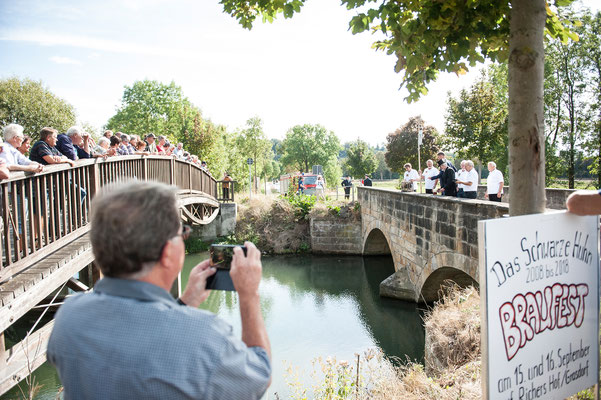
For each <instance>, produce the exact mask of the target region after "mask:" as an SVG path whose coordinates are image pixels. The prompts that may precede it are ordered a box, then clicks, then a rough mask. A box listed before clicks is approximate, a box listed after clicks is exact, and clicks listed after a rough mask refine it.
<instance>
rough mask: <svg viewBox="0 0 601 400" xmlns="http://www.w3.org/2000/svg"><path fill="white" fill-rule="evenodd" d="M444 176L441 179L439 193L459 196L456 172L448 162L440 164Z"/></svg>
mask: <svg viewBox="0 0 601 400" xmlns="http://www.w3.org/2000/svg"><path fill="white" fill-rule="evenodd" d="M440 169H441V172H442V176H441V178H440V189H438V191H439V192H441V193H442V194H444V195H445V196H457V184H456V183H455V171H453V169H452V168H451V167H449V166H448V165H447V163H446V162H443V163H442V164H440Z"/></svg>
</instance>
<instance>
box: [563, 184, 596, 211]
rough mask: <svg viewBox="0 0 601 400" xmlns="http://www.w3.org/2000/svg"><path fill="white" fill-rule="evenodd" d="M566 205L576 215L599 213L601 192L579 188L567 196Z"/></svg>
mask: <svg viewBox="0 0 601 400" xmlns="http://www.w3.org/2000/svg"><path fill="white" fill-rule="evenodd" d="M566 207H567V209H568V211H569V212H571V213H572V214H576V215H597V214H601V192H597V191H592V190H591V191H589V190H579V191H577V192H574V193H572V194H571V195H570V197H568V200H567V201H566Z"/></svg>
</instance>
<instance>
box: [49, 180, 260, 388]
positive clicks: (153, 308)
mask: <svg viewBox="0 0 601 400" xmlns="http://www.w3.org/2000/svg"><path fill="white" fill-rule="evenodd" d="M158 209H160V210H162V211H161V212H160V213H148V210H158ZM91 212H92V217H91V218H92V222H91V226H92V227H91V231H90V238H91V241H92V249H93V251H94V257H95V261H96V263H97V264H98V265H99V267H100V269H101V271H102V273H103V274H104V276H105V277H104V278H103V279H102V280H100V281H98V282H97V283H96V285H95V286H94V291H93V292H92V293H89V294H83V295H77V296H74V297H72V298H70V299H68V300H67V301H66V302H65V304H64V305H63V306H62V307H61V308H60V310H59V312H58V313H57V315H56V318H55V325H54V330H53V332H52V335H51V337H50V340H49V342H48V360H49V361H50V362H51V363H52V364H53V365H55V366H56V368H57V369H58V372H59V376H60V379H61V382H62V384H63V386H64V389H65V399H155V398H156V399H171V398H174V399H175V398H191V399H192V398H194V399H259V398H260V397H261V396H262V395H263V393H264V392H265V390H266V389H267V387H268V385H269V382H270V375H271V365H270V364H271V362H270V358H271V349H270V344H269V339H268V337H267V332H266V330H265V325H264V322H263V318H262V316H261V310H260V304H259V283H260V281H261V269H262V267H261V253H260V252H259V250H257V248H256V247H255V246H254V245H253V244H252V243H250V242H247V243H245V245H246V247H247V256H244V253H243V252H242V250H241V249H240V248H239V247H237V248H236V249H235V250H234V258H233V261H232V269H231V272H230V274H231V277H232V281H233V283H234V286H235V288H236V290H237V292H238V296H239V304H240V315H241V319H242V340H239V339H237V338H235V337H234V336H233V335H232V328H231V327H230V326H229V325H228V324H226V323H225V322H223V321H221V320H220V319H219V318H218V317H217V316H215V315H214V314H212V313H210V312H207V311H202V310H198V309H197V307H198V306H199V305H200V304H201V303H202V302H203V301H205V300H206V299H207V297H208V296H209V291H208V290H206V289H205V285H206V279H207V277H209V276H210V275H212V274H214V273H215V269H214V268H210V267H209V261H208V260H206V261H204V262H202V263H200V264H199V265H197V266H196V267H194V268H193V269H192V271H191V272H190V277H189V280H188V285H187V287H186V289H185V291H184V293H183V295H182V297H181V298H180V299H178V300H177V301H176V300H174V299H173V298H172V297H171V295H170V294H169V290H170V288H171V287H172V285H173V282H174V281H175V279H176V278H177V275H178V274H179V272H180V271H181V269H182V267H183V263H184V257H185V248H184V237H185V236H186V235H187V234H188V233H189V231H185V230H184V229H183V227H182V225H181V223H180V218H179V214H178V210H177V207H176V198H175V192H174V190H172V188H170V187H168V186H165V185H163V184H159V183H150V182H133V181H132V182H126V183H124V184H121V185H117V186H114V187H111V188H110V190H108V191H104V192H102V193H101V194H100V195H98V196H97V197H96V198H95V199H94V200H93V202H92V205H91ZM124 215H125V217H124Z"/></svg>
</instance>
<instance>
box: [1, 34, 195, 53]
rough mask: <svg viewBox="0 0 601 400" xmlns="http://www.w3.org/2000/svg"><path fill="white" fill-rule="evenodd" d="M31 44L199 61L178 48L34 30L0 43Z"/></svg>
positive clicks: (5, 38) (13, 35)
mask: <svg viewBox="0 0 601 400" xmlns="http://www.w3.org/2000/svg"><path fill="white" fill-rule="evenodd" d="M1 40H4V41H14V42H30V43H35V44H38V45H42V46H68V47H77V48H83V49H89V50H98V51H107V52H113V53H121V54H138V55H144V56H152V57H165V56H171V57H175V58H179V59H186V60H195V61H198V60H199V57H197V56H195V55H194V54H193V52H190V51H186V50H184V49H177V48H162V47H158V46H148V45H143V44H139V43H133V42H125V41H117V40H111V39H99V38H95V37H91V36H84V35H71V34H60V33H59V34H56V33H49V32H44V31H34V30H14V31H11V32H8V33H5V34H0V41H1Z"/></svg>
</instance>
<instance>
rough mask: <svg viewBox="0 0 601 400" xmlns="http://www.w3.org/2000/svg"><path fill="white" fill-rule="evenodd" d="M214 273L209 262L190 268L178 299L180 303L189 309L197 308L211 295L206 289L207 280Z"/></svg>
mask: <svg viewBox="0 0 601 400" xmlns="http://www.w3.org/2000/svg"><path fill="white" fill-rule="evenodd" d="M215 271H216V269H215V268H211V265H210V260H204V261H203V262H201V263H200V264H198V265H197V266H196V267H194V268H192V271H190V276H189V277H188V284H187V285H186V289H185V290H184V293H183V294H182V296H181V297H180V299H181V301H183V302H184V303H186V305H188V306H190V307H194V308H198V306H200V304H201V303H202V302H203V301H205V300H206V299H207V297H209V294H211V291H210V290H207V289H206V287H207V278H208V277H209V276H211V275H213V274H214V273H215Z"/></svg>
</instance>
